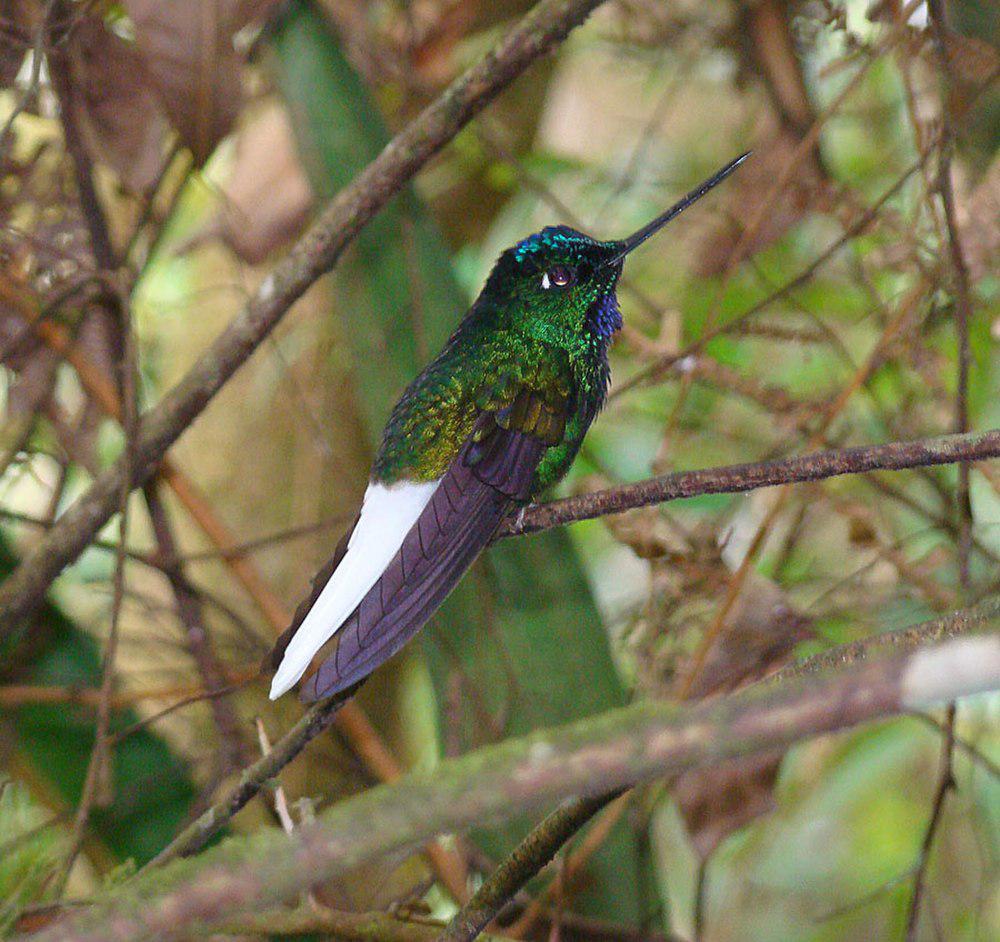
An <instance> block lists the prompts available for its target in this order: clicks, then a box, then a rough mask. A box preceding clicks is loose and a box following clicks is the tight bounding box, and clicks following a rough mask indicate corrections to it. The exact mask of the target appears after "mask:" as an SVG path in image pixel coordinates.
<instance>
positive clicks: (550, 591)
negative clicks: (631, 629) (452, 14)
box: [273, 0, 640, 922]
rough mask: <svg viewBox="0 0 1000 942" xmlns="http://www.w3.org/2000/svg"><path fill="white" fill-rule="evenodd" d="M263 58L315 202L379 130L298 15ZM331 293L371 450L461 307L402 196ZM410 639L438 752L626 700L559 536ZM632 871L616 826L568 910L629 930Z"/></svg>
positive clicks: (458, 594)
mask: <svg viewBox="0 0 1000 942" xmlns="http://www.w3.org/2000/svg"><path fill="white" fill-rule="evenodd" d="M273 45H274V49H275V53H276V54H275V56H274V59H275V70H276V72H277V76H278V81H279V85H280V88H281V89H282V91H283V94H284V96H285V99H286V101H287V103H288V107H289V109H290V111H291V113H292V118H293V125H294V127H295V131H296V134H297V137H298V141H299V146H300V149H301V152H302V154H303V158H304V162H305V164H306V166H307V169H308V171H309V173H310V175H311V178H312V180H313V184H314V187H315V188H316V190H317V192H318V193H319V194H320V196H321V197H323V198H328V197H330V196H332V195H333V194H334V193H335V192H336V191H337V190H339V189H340V188H341V187H343V186H345V185H346V184H347V183H348V182H349V181H350V180H351V179H352V177H353V176H354V175H355V174H356V173H357V172H358V171H360V170H361V169H362V168H363V167H364V166H365V164H366V163H368V161H370V160H371V159H372V158H373V157H375V155H376V154H378V152H379V151H380V150H381V149H382V147H383V146H384V145H385V143H386V142H387V140H388V134H387V131H386V128H385V125H384V122H383V120H382V117H381V115H380V114H379V112H378V110H377V109H376V107H375V105H374V103H373V101H372V99H371V96H370V95H369V93H368V91H367V89H366V88H365V86H364V85H363V84H362V82H361V80H360V79H359V77H358V75H357V74H356V73H355V71H354V70H353V69H352V68H351V66H350V65H349V64H348V62H347V61H346V59H345V57H344V55H343V53H342V51H341V48H340V46H339V45H338V43H337V42H336V40H335V38H334V37H333V36H332V35H331V33H330V31H329V29H328V27H327V25H326V23H325V21H324V19H323V18H322V16H320V15H319V14H318V13H317V12H316V10H315V9H314V8H313V6H312V5H311V4H308V3H305V2H301V0H300V2H295V3H292V4H291V5H290V7H289V9H288V12H287V13H286V15H285V16H284V18H283V19H282V21H281V23H280V24H279V25H278V27H277V28H276V30H275V32H274V38H273ZM334 293H335V297H336V299H337V308H338V309H337V311H336V315H337V316H338V317H339V318H340V323H341V327H342V331H343V333H344V335H345V337H346V338H347V339H348V342H349V344H350V347H351V352H352V355H353V367H354V371H355V377H356V392H357V397H358V399H359V401H360V404H361V411H362V413H363V415H364V416H365V418H366V421H367V428H368V430H369V434H370V437H371V440H372V442H373V443H374V442H375V441H376V440H377V435H378V433H379V430H380V429H381V427H382V425H383V423H384V422H385V419H386V418H387V416H388V413H389V410H390V408H391V406H392V404H393V402H394V401H395V399H396V398H397V397H398V396H399V394H400V392H401V391H402V389H403V388H404V386H405V385H406V383H407V382H408V381H409V380H410V379H411V378H412V377H413V376H414V375H415V373H416V372H417V371H418V370H419V369H420V367H421V366H422V365H423V364H424V363H425V362H426V361H427V359H428V356H429V354H430V353H432V352H433V351H434V350H436V349H437V348H438V347H439V346H440V345H441V344H442V343H443V342H444V340H445V339H446V338H447V336H448V335H449V333H450V332H451V331H452V329H453V328H454V327H455V325H456V324H457V322H458V319H459V317H460V316H461V314H462V313H463V312H464V310H465V309H466V307H467V306H468V303H469V301H468V298H466V297H465V296H464V295H463V293H462V291H461V290H460V288H459V286H458V284H457V283H456V281H455V278H454V275H453V271H452V265H451V259H450V256H449V252H448V250H447V248H446V246H445V244H444V242H443V239H442V237H441V235H440V233H439V231H438V229H437V227H436V225H435V223H434V222H433V220H432V219H431V218H430V216H429V215H428V213H427V212H426V211H425V210H424V209H423V208H422V206H421V205H420V202H419V200H418V199H417V197H416V196H415V194H414V193H413V191H412V190H409V189H407V190H406V191H404V192H403V193H402V194H400V195H399V196H398V197H397V198H396V199H395V200H394V201H393V202H392V204H391V205H390V206H389V207H387V208H386V209H385V210H384V211H383V212H382V213H380V214H379V216H378V217H377V218H376V219H374V220H373V221H372V222H371V223H370V224H369V225H368V226H367V227H366V228H365V229H364V231H363V232H362V233H361V235H360V236H359V237H358V239H357V243H356V245H355V247H354V249H353V250H352V252H351V253H349V255H348V257H347V258H345V259H344V260H343V262H342V263H341V264H340V265H339V266H338V273H337V277H336V279H335V285H334ZM423 638H424V650H425V652H426V655H427V658H428V661H429V664H430V667H431V673H432V676H433V679H434V685H435V689H436V692H437V700H438V709H439V718H440V723H441V726H442V738H443V740H444V742H445V743H446V744H447V745H448V747H449V748H459V749H465V748H468V747H469V746H470V745H472V744H473V743H475V742H481V741H483V740H484V739H489V738H496V737H497V736H498V735H517V734H520V733H523V732H525V731H527V730H530V729H534V728H537V727H543V726H550V725H554V724H557V723H562V722H565V721H567V720H570V719H572V718H575V717H580V716H585V715H588V714H591V713H594V712H596V711H599V710H605V709H608V708H610V707H614V706H617V705H619V704H621V703H622V701H623V698H624V694H623V690H622V687H621V684H620V682H619V679H618V676H617V674H616V671H615V667H614V665H613V663H612V660H611V656H610V652H609V650H608V642H607V637H606V634H605V632H604V629H603V627H602V624H601V619H600V616H599V614H598V612H597V610H596V608H595V605H594V602H593V600H592V597H591V594H590V591H589V588H588V586H587V583H586V580H585V578H584V574H583V572H582V569H581V566H580V562H579V560H578V558H577V555H576V553H575V551H574V548H573V546H572V544H571V542H570V540H569V538H568V537H567V535H566V534H564V533H550V534H545V535H542V536H537V537H533V538H531V539H524V540H518V541H516V542H513V541H511V542H508V543H505V544H503V545H501V546H498V547H496V548H494V549H493V550H491V551H490V553H489V554H488V560H487V561H486V564H485V565H484V566H482V567H480V568H479V569H478V570H476V571H474V572H473V573H471V574H470V575H469V576H468V577H467V578H466V580H465V581H464V583H463V584H462V585H461V586H460V587H459V588H458V589H457V590H456V591H455V592H454V593H453V594H452V596H451V598H450V599H449V600H448V602H447V603H446V604H445V606H444V607H443V608H442V610H441V612H440V613H439V615H438V616H437V617H436V618H435V620H434V623H433V624H432V625H431V627H430V628H429V629H428V630H426V631H425V632H424V633H423ZM498 727H499V728H498ZM526 826H527V822H521V823H520V824H519V825H517V826H514V827H508V828H505V829H504V830H503V831H492V832H490V833H488V834H483V835H482V843H483V846H484V847H485V848H486V849H487V850H488V851H489V852H490V853H493V854H497V855H499V854H500V853H502V852H503V851H504V850H506V849H508V848H510V847H511V846H512V844H513V842H515V841H516V840H517V839H518V838H519V837H520V836H522V835H523V833H524V830H525V828H526ZM637 858H638V853H637V845H636V841H635V838H634V836H633V835H632V834H631V833H630V832H629V831H628V829H627V828H626V827H624V826H622V827H619V828H618V829H617V830H616V831H615V832H614V833H613V834H612V836H611V837H610V838H609V839H608V841H607V842H606V844H605V845H604V847H603V850H602V852H601V853H600V854H598V855H597V857H596V858H595V860H594V862H593V864H592V867H591V874H590V876H591V877H592V878H593V879H592V881H589V883H588V889H587V890H586V891H585V892H584V894H583V896H584V898H583V899H582V900H581V908H582V909H584V910H585V911H588V912H590V913H593V914H599V915H601V916H603V917H605V918H617V919H620V920H623V921H628V922H635V921H637V920H638V919H639V916H640V913H639V896H640V891H639V888H638V886H637V884H638V883H639V881H637V879H636V876H637V872H638V871H637V866H638V864H637Z"/></svg>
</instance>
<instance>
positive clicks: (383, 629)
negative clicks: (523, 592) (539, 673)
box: [302, 415, 546, 700]
mask: <svg viewBox="0 0 1000 942" xmlns="http://www.w3.org/2000/svg"><path fill="white" fill-rule="evenodd" d="M545 449H546V444H545V442H543V441H542V440H541V439H539V438H537V437H536V436H534V435H530V434H525V433H523V432H520V431H516V430H512V429H505V428H501V427H499V426H497V425H496V424H495V421H494V416H492V415H488V416H484V417H483V420H481V422H480V423H479V424H478V425H477V428H476V431H475V432H474V433H473V435H472V436H471V437H470V439H469V441H468V442H467V443H466V445H465V446H464V447H463V448H462V451H461V452H460V453H459V456H458V457H457V458H456V459H455V461H454V462H453V463H452V465H451V467H450V468H449V469H448V471H447V472H446V474H445V475H444V477H443V478H442V479H441V481H440V484H439V485H438V487H437V488H436V490H435V491H434V492H433V494H432V495H431V497H430V500H429V501H428V503H427V505H426V507H425V508H424V510H423V511H422V512H421V514H420V515H419V517H418V518H417V520H416V522H415V523H414V524H413V526H412V528H411V529H410V532H409V533H408V534H407V535H406V538H405V539H404V540H403V542H402V545H401V546H400V548H399V551H398V552H397V553H396V555H395V556H394V557H393V559H392V560H391V561H390V563H389V565H388V566H387V567H386V569H385V572H384V573H383V574H382V576H381V577H380V578H379V579H378V581H377V582H376V583H375V584H374V585H373V586H372V587H371V589H370V590H369V591H368V592H367V594H366V595H365V596H364V598H363V599H361V601H360V604H359V605H358V606H357V608H356V609H355V610H354V611H353V612H352V613H351V615H350V618H349V619H348V620H347V623H346V624H345V625H344V626H343V627H342V628H341V629H340V630H339V631H338V638H337V648H336V650H335V651H334V652H333V654H332V655H331V656H330V657H328V658H327V659H326V660H325V661H324V662H323V663H322V664H321V665H320V667H319V669H318V670H317V671H316V673H315V674H313V675H312V676H311V677H310V678H309V679H308V680H307V681H306V682H305V684H304V685H303V687H302V697H303V699H306V700H316V699H320V698H322V697H328V696H331V695H333V694H335V693H338V692H339V691H341V690H343V689H345V688H346V687H349V686H351V685H352V684H355V683H357V682H358V681H360V680H362V679H364V678H365V677H366V676H367V675H368V674H370V673H371V672H372V671H373V670H374V669H375V668H376V667H378V666H379V664H381V663H382V662H383V661H386V660H388V658H390V657H392V655H393V654H395V653H396V652H397V651H398V650H399V649H400V648H401V647H402V646H403V645H404V644H406V642H407V641H409V640H410V638H412V637H413V635H415V634H416V633H417V632H418V631H419V630H420V629H421V628H422V627H423V626H424V624H425V623H426V622H427V619H428V618H430V616H431V615H432V614H433V613H434V611H435V610H436V609H437V607H438V606H439V605H440V604H441V602H442V601H444V598H445V596H447V595H448V593H449V592H450V591H451V589H452V588H453V587H454V586H455V583H457V582H458V580H459V579H460V578H461V577H462V575H463V574H464V573H465V571H466V570H467V569H468V567H469V566H470V565H471V563H472V562H473V560H474V559H475V558H476V557H477V556H478V555H479V554H480V553H481V552H482V550H483V549H484V548H485V547H486V546H487V545H488V544H489V542H490V541H491V540H492V539H493V535H494V534H495V533H496V531H497V528H498V527H499V526H500V524H501V522H502V521H503V519H504V518H505V517H506V516H507V515H508V514H509V513H510V511H511V510H512V509H513V508H514V507H515V506H517V504H518V503H519V502H521V501H524V500H526V499H527V498H528V497H529V495H530V489H531V483H532V479H533V477H534V473H535V469H536V468H537V467H538V463H539V461H540V460H541V457H542V455H543V454H544V452H545Z"/></svg>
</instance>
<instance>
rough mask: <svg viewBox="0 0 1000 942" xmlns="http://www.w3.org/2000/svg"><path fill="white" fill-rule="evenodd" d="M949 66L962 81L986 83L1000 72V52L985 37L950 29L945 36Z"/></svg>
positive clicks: (953, 73) (973, 83)
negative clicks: (978, 37)
mask: <svg viewBox="0 0 1000 942" xmlns="http://www.w3.org/2000/svg"><path fill="white" fill-rule="evenodd" d="M945 52H946V54H947V56H948V68H949V70H950V71H951V74H952V75H953V76H954V77H955V78H956V79H958V81H960V82H966V83H967V84H969V85H985V84H986V83H987V82H990V81H992V80H993V79H994V78H996V76H997V72H1000V52H998V51H997V49H996V47H995V46H993V45H991V44H990V43H988V42H986V40H984V39H977V38H976V37H975V36H965V35H963V34H962V33H956V32H954V31H951V30H949V31H948V33H947V35H946V36H945Z"/></svg>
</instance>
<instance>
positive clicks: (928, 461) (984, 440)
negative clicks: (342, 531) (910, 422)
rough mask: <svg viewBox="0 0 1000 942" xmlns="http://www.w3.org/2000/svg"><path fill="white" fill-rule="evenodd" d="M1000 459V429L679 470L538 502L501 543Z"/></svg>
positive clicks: (507, 529)
mask: <svg viewBox="0 0 1000 942" xmlns="http://www.w3.org/2000/svg"><path fill="white" fill-rule="evenodd" d="M998 457H1000V429H990V430H989V431H986V432H971V433H968V434H965V435H942V436H941V437H940V438H927V439H922V440H918V441H912V442H891V443H889V444H887V445H863V446H861V447H858V448H844V449H838V450H833V451H816V452H813V453H812V454H808V455H801V456H798V457H794V458H782V459H780V460H778V461H763V462H757V463H751V464H734V465H727V466H725V467H721V468H704V469H701V470H698V471H675V472H673V473H671V474H664V475H661V476H659V477H655V478H650V479H649V480H646V481H639V482H638V483H636V484H624V485H622V486H621V487H610V488H607V489H606V490H603V491H594V492H593V493H592V494H582V495H580V496H579V497H567V498H564V499H563V500H554V501H550V502H548V503H545V504H532V505H531V506H529V507H526V508H525V509H524V511H522V513H521V514H520V515H519V516H518V517H516V518H515V519H512V520H511V521H510V522H509V523H508V524H506V525H505V526H504V527H503V528H502V529H501V530H500V533H499V536H498V539H499V538H503V537H508V536H519V535H520V534H522V533H537V532H538V531H540V530H550V529H552V528H553V527H559V526H564V525H565V524H567V523H575V522H576V521H578V520H592V519H593V518H595V517H604V516H606V515H608V514H616V513H621V512H622V511H625V510H632V509H633V508H635V507H648V506H649V505H651V504H660V503H664V502H665V501H669V500H677V499H678V498H681V497H695V496H697V495H700V494H737V493H741V492H742V491H751V490H754V489H755V488H758V487H773V486H774V485H776V484H794V483H801V482H803V481H820V480H823V479H824V478H832V477H836V476H837V475H841V474H860V473H863V472H867V471H902V470H904V469H906V468H922V467H930V466H932V465H939V464H950V463H952V462H955V461H963V462H971V461H982V460H985V459H988V458H998Z"/></svg>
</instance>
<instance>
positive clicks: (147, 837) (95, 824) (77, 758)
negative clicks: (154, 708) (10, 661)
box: [0, 537, 197, 865]
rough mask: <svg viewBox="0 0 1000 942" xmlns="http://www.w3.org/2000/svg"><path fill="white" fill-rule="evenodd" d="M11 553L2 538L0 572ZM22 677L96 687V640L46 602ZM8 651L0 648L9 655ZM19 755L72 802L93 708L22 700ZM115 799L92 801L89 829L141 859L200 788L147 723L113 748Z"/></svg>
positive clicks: (118, 718) (122, 720)
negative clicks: (97, 804)
mask: <svg viewBox="0 0 1000 942" xmlns="http://www.w3.org/2000/svg"><path fill="white" fill-rule="evenodd" d="M15 562H16V560H15V557H14V555H13V553H12V552H11V551H10V549H9V547H8V546H7V544H6V543H5V542H3V540H2V537H0V573H3V574H4V575H6V574H7V573H8V572H10V571H11V570H12V569H13V567H14V564H15ZM31 630H32V632H33V633H34V635H33V637H32V638H30V639H27V640H28V641H30V645H31V651H32V653H31V654H30V655H29V666H28V670H27V672H26V673H25V674H24V675H23V677H22V678H21V679H22V680H23V682H25V683H30V684H38V685H43V686H59V687H69V688H73V687H80V688H93V687H97V686H99V685H100V682H101V657H100V652H99V650H98V648H97V645H96V644H95V642H94V639H93V638H91V637H90V635H88V634H87V633H86V632H84V631H82V630H81V629H79V628H78V627H77V626H76V625H75V624H74V623H73V622H72V621H71V620H70V619H69V618H67V617H66V615H65V614H63V612H62V611H61V610H60V609H59V608H58V607H56V606H55V605H53V604H51V603H46V604H45V605H44V606H43V607H42V608H41V610H40V611H39V613H38V615H37V617H36V618H35V620H34V623H33V625H32V629H31ZM11 654H12V652H11V650H9V649H8V650H7V651H0V656H3V659H4V660H6V659H7V658H8V657H10V656H11ZM9 716H10V718H11V721H12V723H13V727H14V729H15V730H16V734H17V742H18V748H19V751H20V753H21V755H22V756H23V757H24V758H25V759H26V760H27V761H28V762H29V763H30V764H31V767H32V771H33V772H34V773H35V774H36V775H37V776H38V777H39V779H41V780H42V781H43V782H45V783H46V785H47V786H48V787H50V788H51V789H52V793H54V794H55V795H56V796H57V798H58V800H59V802H61V803H62V804H64V805H65V806H66V807H70V808H72V807H75V806H76V804H77V803H78V802H79V799H80V794H81V792H82V789H83V782H84V778H85V777H86V773H87V765H88V763H89V762H90V753H91V750H92V748H93V745H94V735H95V733H94V714H93V709H92V708H88V707H77V706H72V705H67V704H36V705H31V706H23V707H20V708H18V709H16V710H11V711H10V713H9ZM137 720H138V716H137V715H136V714H135V712H134V711H132V710H123V711H120V712H117V713H116V714H115V715H114V719H113V725H112V729H113V730H115V729H123V728H125V727H126V726H130V725H132V724H133V723H135V722H136V721H137ZM112 774H113V777H114V800H113V801H112V803H111V804H110V805H109V806H107V807H105V808H96V809H95V810H94V812H93V815H92V818H91V825H90V826H91V830H92V832H93V833H94V834H95V835H96V837H97V838H98V839H99V840H100V842H101V843H102V844H103V845H104V847H106V848H107V849H109V850H110V851H111V852H112V854H113V855H114V856H115V857H116V858H117V859H119V860H128V859H130V858H131V859H132V860H134V861H135V862H136V863H137V864H139V865H141V864H144V863H146V861H148V860H150V859H151V858H152V857H154V856H155V855H156V853H157V852H158V851H159V850H161V849H162V848H163V847H165V846H166V844H167V843H168V842H169V841H170V840H171V838H172V837H173V836H174V835H175V834H176V833H177V831H178V830H179V829H180V827H181V825H182V824H183V823H184V821H185V819H186V817H187V815H188V813H189V811H190V808H191V805H192V802H193V800H194V798H195V796H196V794H197V792H196V789H195V786H194V784H193V783H192V781H191V779H190V777H189V775H188V770H187V768H186V766H185V764H184V762H183V761H182V760H181V759H180V758H178V757H177V756H176V755H175V754H174V753H173V752H172V751H171V750H170V748H169V746H168V745H167V744H166V742H164V740H163V739H161V738H160V737H158V736H156V735H155V734H154V733H153V732H151V731H150V730H148V729H142V730H139V731H138V732H136V733H134V734H132V735H130V736H127V737H125V738H124V739H122V740H121V741H120V742H119V743H117V744H116V745H115V747H114V749H113V751H112Z"/></svg>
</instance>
